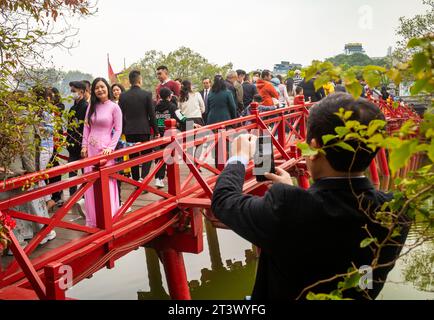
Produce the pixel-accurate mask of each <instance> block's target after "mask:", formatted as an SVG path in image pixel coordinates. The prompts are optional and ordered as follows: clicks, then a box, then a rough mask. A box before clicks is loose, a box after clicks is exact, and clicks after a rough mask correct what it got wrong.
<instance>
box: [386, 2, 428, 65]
mask: <svg viewBox="0 0 434 320" xmlns="http://www.w3.org/2000/svg"><path fill="white" fill-rule="evenodd" d="M423 4H425V5H426V6H427V11H426V12H425V13H424V14H418V15H416V16H414V17H411V18H405V17H401V18H400V19H399V22H400V25H399V27H398V29H397V30H396V34H397V35H398V36H399V37H400V40H399V41H398V42H397V44H396V49H395V51H394V52H393V56H394V59H395V60H396V61H397V62H403V61H406V60H408V59H410V57H411V55H412V53H413V50H412V48H408V47H407V43H408V42H409V41H410V39H413V38H420V37H423V36H426V35H428V34H430V33H431V34H432V33H434V0H423Z"/></svg>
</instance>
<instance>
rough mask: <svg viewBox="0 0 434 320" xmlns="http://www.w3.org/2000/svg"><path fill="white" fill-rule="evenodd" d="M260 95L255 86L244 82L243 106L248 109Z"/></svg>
mask: <svg viewBox="0 0 434 320" xmlns="http://www.w3.org/2000/svg"><path fill="white" fill-rule="evenodd" d="M255 94H258V89H257V88H256V86H255V85H254V84H251V83H248V82H243V105H244V108H247V107H248V106H249V105H250V104H251V103H252V101H253V96H254V95H255Z"/></svg>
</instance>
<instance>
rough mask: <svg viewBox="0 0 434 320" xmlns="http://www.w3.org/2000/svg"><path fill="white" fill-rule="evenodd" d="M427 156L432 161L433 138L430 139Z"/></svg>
mask: <svg viewBox="0 0 434 320" xmlns="http://www.w3.org/2000/svg"><path fill="white" fill-rule="evenodd" d="M428 157H429V159H430V160H431V161H432V162H434V140H431V144H430V146H429V148H428Z"/></svg>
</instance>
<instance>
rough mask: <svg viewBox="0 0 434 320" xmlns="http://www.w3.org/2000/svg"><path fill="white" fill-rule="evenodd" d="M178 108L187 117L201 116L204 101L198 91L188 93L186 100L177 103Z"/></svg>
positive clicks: (203, 110) (203, 109)
mask: <svg viewBox="0 0 434 320" xmlns="http://www.w3.org/2000/svg"><path fill="white" fill-rule="evenodd" d="M179 109H180V110H181V112H182V113H183V114H184V115H185V116H186V117H187V118H202V113H204V112H205V103H204V102H203V99H202V96H201V95H200V93H199V92H195V93H189V95H188V100H187V101H185V102H180V103H179Z"/></svg>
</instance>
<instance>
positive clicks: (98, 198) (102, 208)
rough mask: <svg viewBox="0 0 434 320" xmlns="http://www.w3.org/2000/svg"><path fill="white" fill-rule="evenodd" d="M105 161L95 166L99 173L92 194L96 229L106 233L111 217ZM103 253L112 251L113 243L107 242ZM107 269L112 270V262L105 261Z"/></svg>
mask: <svg viewBox="0 0 434 320" xmlns="http://www.w3.org/2000/svg"><path fill="white" fill-rule="evenodd" d="M106 163H107V160H106V159H103V160H101V161H100V162H99V164H98V165H97V166H96V168H95V170H96V171H99V173H100V175H99V179H97V180H96V181H95V183H94V185H93V193H94V198H95V215H96V226H97V228H100V229H103V230H105V231H107V232H110V231H112V228H113V217H112V208H111V201H110V200H111V199H110V183H109V182H110V178H109V175H108V174H107V173H106V172H105V171H104V166H105V165H106ZM104 247H105V251H106V252H107V253H108V252H110V251H111V250H112V249H113V242H112V241H109V242H107V243H106V244H105V245H104ZM106 266H107V268H109V269H112V268H114V260H112V259H110V260H109V261H107V265H106Z"/></svg>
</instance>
